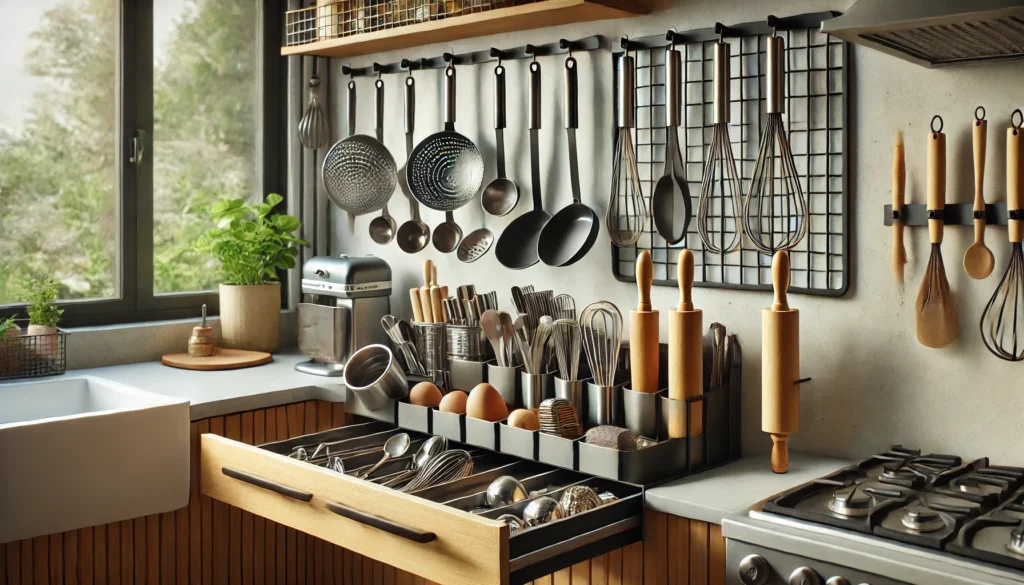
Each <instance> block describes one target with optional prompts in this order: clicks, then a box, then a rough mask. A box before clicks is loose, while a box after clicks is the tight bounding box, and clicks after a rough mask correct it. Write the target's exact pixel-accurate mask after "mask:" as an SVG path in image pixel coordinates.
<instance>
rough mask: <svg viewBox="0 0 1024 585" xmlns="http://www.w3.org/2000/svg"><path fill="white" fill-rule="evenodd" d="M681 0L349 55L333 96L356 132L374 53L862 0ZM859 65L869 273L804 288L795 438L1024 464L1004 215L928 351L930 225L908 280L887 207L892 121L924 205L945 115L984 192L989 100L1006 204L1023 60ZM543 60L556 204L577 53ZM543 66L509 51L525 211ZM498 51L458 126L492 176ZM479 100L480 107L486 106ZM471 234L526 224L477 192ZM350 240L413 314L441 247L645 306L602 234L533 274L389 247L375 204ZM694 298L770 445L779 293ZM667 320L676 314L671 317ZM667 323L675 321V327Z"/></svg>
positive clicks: (758, 441)
mask: <svg viewBox="0 0 1024 585" xmlns="http://www.w3.org/2000/svg"><path fill="white" fill-rule="evenodd" d="M665 4H667V5H670V7H669V8H666V9H662V10H659V11H657V12H655V13H653V14H651V15H649V16H645V17H641V18H635V19H631V20H619V21H607V22H600V23H590V24H583V25H578V26H566V27H560V28H555V29H547V30H539V31H530V32H525V33H515V34H507V35H498V36H495V37H489V38H479V39H470V40H466V41H461V42H457V43H452V44H451V45H449V46H444V45H442V46H429V47H421V48H417V49H414V50H409V51H404V52H393V53H385V54H377V55H369V56H365V57H358V58H354V59H351V60H350V61H349V60H334V61H333V62H332V64H331V66H332V69H331V70H332V76H331V77H332V79H331V82H332V90H333V92H332V93H333V95H335V96H340V97H339V98H338V99H336V100H334V103H333V104H332V109H333V114H334V119H335V120H336V121H337V122H336V124H335V127H334V132H335V134H336V135H338V137H340V136H341V135H342V133H343V132H344V133H347V128H345V127H343V126H344V123H343V122H342V120H344V97H343V96H344V92H343V91H341V90H342V89H343V87H344V85H343V84H344V83H346V82H347V79H343V77H342V76H341V71H340V67H341V65H342V64H343V63H350V64H352V65H354V66H362V65H368V64H370V63H372V62H373V61H380V62H391V61H395V60H398V59H400V58H402V57H418V56H432V55H436V54H439V53H440V52H442V51H445V50H450V49H454V50H455V51H457V52H461V51H467V50H479V49H484V48H487V47H490V46H498V47H508V46H513V45H520V44H523V43H526V42H533V43H544V42H551V41H555V40H557V39H559V38H561V37H564V38H579V37H582V36H586V35H590V34H603V35H606V36H609V37H616V38H617V37H618V36H620V35H623V34H628V35H630V36H643V35H647V34H655V33H660V32H663V31H664V30H666V29H667V28H669V27H676V28H678V29H681V30H685V29H691V28H699V27H705V26H711V25H713V24H714V22H715V21H722V22H724V23H726V24H729V23H735V22H747V21H751V20H756V19H759V18H763V17H764V16H766V15H767V14H770V13H776V14H778V15H780V16H785V15H791V14H799V13H804V12H816V11H820V10H830V9H831V10H840V11H842V10H845V9H846V8H848V6H849V5H850V4H851V2H850V0H833V1H832V2H826V1H824V0H786V1H781V0H777V1H771V2H756V1H753V0H687V1H678V2H674V3H673V2H671V1H668V0H666V1H665V2H663V3H662V5H665ZM852 55H853V57H852V59H851V62H852V73H851V84H850V86H851V88H852V102H851V119H852V122H851V131H852V134H851V142H850V144H851V153H850V156H849V157H848V161H849V162H848V164H849V165H850V168H851V169H852V173H851V177H850V178H851V180H850V189H851V193H850V203H851V205H850V209H851V211H852V226H853V233H852V237H851V247H852V250H851V252H852V270H853V272H852V287H851V290H850V292H849V293H848V294H847V295H846V296H845V297H844V298H842V299H823V298H817V297H805V296H796V297H793V298H792V299H791V303H792V304H793V306H795V307H797V308H799V309H800V310H801V311H802V321H803V330H802V343H801V349H802V362H803V374H804V375H806V376H811V377H813V378H814V380H813V381H812V382H810V383H808V384H805V385H804V386H803V390H802V393H803V396H802V404H801V414H802V421H801V422H802V424H801V432H800V433H799V434H798V435H796V436H795V437H794V438H793V439H792V441H791V445H792V448H794V449H802V450H809V451H815V452H819V453H824V454H832V455H845V456H861V455H868V454H870V453H873V452H875V451H877V450H879V449H882V448H884V447H886V446H888V445H889V444H893V443H902V444H904V445H908V446H917V447H920V448H923V449H926V450H932V451H936V452H955V453H958V454H962V455H965V456H981V455H988V456H990V457H992V458H993V460H994V461H995V462H999V463H1005V464H1011V463H1015V464H1024V454H1022V452H1021V450H1020V449H1019V444H1020V443H1019V439H1020V433H1021V432H1022V427H1024V417H1022V411H1024V409H1022V406H1024V364H1011V363H1006V362H1003V361H1001V360H998V359H996V358H995V357H993V356H992V355H990V354H989V353H988V352H987V351H986V350H985V348H984V347H983V345H982V343H981V339H980V336H979V332H978V320H979V318H980V316H981V312H982V310H983V309H984V305H985V303H986V302H987V300H988V298H989V296H990V295H991V293H992V290H993V289H994V288H995V286H996V283H997V280H998V277H999V275H1000V274H1001V272H1002V269H1003V267H1004V266H1005V263H1006V257H1007V253H1006V252H1007V245H1006V244H1005V241H1006V230H1005V228H995V229H992V230H991V231H990V232H989V234H990V238H991V243H992V244H993V247H994V249H995V252H996V262H997V269H996V271H997V274H995V275H993V276H992V277H990V278H989V279H988V280H986V281H983V282H975V281H972V280H970V279H969V278H967V277H966V276H965V275H964V273H963V270H962V268H961V257H962V255H963V251H964V250H965V249H966V247H967V245H969V243H970V241H971V238H972V232H971V230H970V228H957V229H949V230H947V232H946V233H947V236H946V240H945V246H944V250H945V253H946V266H947V270H948V273H949V280H950V284H951V286H952V289H953V293H954V295H955V297H956V301H957V308H958V310H959V316H960V321H961V337H960V340H959V341H958V342H957V343H956V344H954V345H953V346H952V347H950V348H948V349H946V350H942V351H938V350H931V349H926V348H924V347H922V346H920V345H918V344H917V342H916V340H915V338H914V310H913V307H914V300H915V298H916V295H917V288H918V285H919V283H920V280H921V278H922V275H923V270H924V267H925V265H926V264H927V260H928V256H927V254H928V251H929V248H928V245H927V244H928V242H927V234H926V232H925V231H923V230H919V229H917V230H914V231H912V232H910V233H909V235H908V238H907V242H908V252H909V258H910V263H909V265H908V267H907V286H906V289H905V290H902V291H901V290H899V289H898V288H897V287H896V286H895V285H894V284H893V280H892V277H891V275H890V270H889V245H890V239H891V238H890V231H889V228H885V227H884V226H883V225H882V205H884V204H885V203H888V202H889V199H890V186H889V185H890V168H891V152H892V146H891V145H892V136H893V132H894V130H895V129H897V128H902V129H903V131H904V133H905V135H906V137H907V141H908V142H907V160H908V193H909V198H910V200H911V201H913V202H923V201H924V192H923V187H924V162H925V153H924V147H923V146H922V142H923V140H922V137H923V136H924V134H925V133H926V132H927V124H928V122H929V120H930V119H931V117H932V115H934V114H941V115H942V116H943V117H944V118H945V120H946V132H947V134H948V136H949V139H948V140H949V147H948V148H949V178H948V185H949V191H948V197H949V200H950V201H960V202H969V201H970V200H971V197H972V185H973V174H972V170H971V164H972V163H971V150H970V149H971V145H970V121H971V120H972V116H973V111H974V108H975V106H977V105H979V104H983V105H984V106H985V107H986V108H987V109H988V113H989V114H988V117H989V119H990V120H991V121H992V123H991V130H990V142H989V161H988V166H987V169H988V178H989V181H988V184H989V187H990V188H989V189H988V193H989V198H990V201H991V200H992V199H993V198H995V197H996V196H999V197H1000V199H1001V198H1002V194H1003V192H1004V191H1003V186H1004V178H1003V177H1004V173H1005V171H1004V166H1003V164H1002V158H1003V156H1004V154H1005V149H1004V147H1003V139H1002V136H1003V129H1004V128H1005V127H1006V120H1007V119H1008V117H1009V114H1010V112H1011V111H1012V110H1013V109H1014V108H1016V107H1021V106H1022V102H1021V100H1022V98H1021V97H1020V82H1019V79H1020V75H1021V73H1022V72H1024V65H1022V64H1021V63H1015V64H1002V65H985V66H974V67H961V68H954V69H947V70H939V71H933V70H928V69H925V68H922V67H919V66H916V65H912V64H909V63H906V62H903V61H900V60H897V59H895V58H892V57H888V56H885V55H882V54H881V53H876V52H873V51H870V50H867V49H861V48H856V47H855V48H853V53H852ZM578 59H579V61H580V71H581V73H580V95H581V100H582V104H583V105H582V106H581V127H582V128H581V131H580V134H581V135H580V144H581V151H580V156H581V171H582V175H583V177H582V183H583V193H584V199H585V202H586V203H588V204H589V205H591V206H593V207H595V208H596V210H597V212H598V215H599V216H601V217H602V218H603V216H604V210H605V201H606V199H607V192H608V186H609V172H608V168H609V161H610V160H611V144H610V141H611V130H610V129H611V127H612V124H613V121H612V119H611V104H610V101H609V100H610V96H611V57H610V56H609V54H608V53H607V52H596V53H591V54H586V55H578ZM540 61H541V62H542V64H543V67H544V100H545V103H544V108H543V110H544V129H543V130H542V134H541V145H542V146H541V148H542V152H543V157H542V163H541V168H542V175H543V178H544V181H545V183H544V189H543V193H544V204H545V208H546V209H548V210H549V211H550V210H553V209H558V208H560V207H562V206H563V205H565V204H567V203H568V202H569V200H570V195H569V189H568V175H567V168H568V166H567V161H566V154H565V151H566V146H565V138H564V132H563V130H562V114H561V93H562V86H561V66H562V58H560V57H550V58H542V59H541V60H540ZM526 66H527V65H526V63H525V62H523V61H519V62H515V63H510V64H509V90H508V93H509V126H510V128H509V130H508V131H507V132H506V150H507V152H508V153H509V155H510V156H511V159H510V161H509V172H510V174H512V175H513V176H514V177H516V178H517V179H518V182H519V184H520V189H521V193H522V199H521V201H520V205H519V207H518V208H517V210H516V212H514V215H513V217H514V216H515V215H518V214H519V213H522V212H523V211H524V210H527V209H530V203H529V201H530V199H529V197H530V191H529V186H528V184H527V183H528V182H529V179H528V177H529V161H528V142H527V133H526V131H525V130H524V128H525V122H526V105H525V97H526V90H525V87H526V86H525V85H524V84H523V83H522V82H523V80H525V75H526ZM492 69H493V67H492V66H490V65H483V66H466V67H461V68H460V69H459V89H460V94H459V119H458V129H459V130H460V131H462V132H463V133H465V134H467V135H468V136H470V137H471V138H472V139H473V140H474V141H476V142H477V144H478V145H480V147H481V149H482V150H483V153H484V156H485V158H486V159H487V160H488V161H489V162H488V172H489V173H490V176H493V173H494V168H493V162H491V161H493V150H494V145H493V131H492V130H491V128H492V125H491V124H492V120H491V106H490V99H491V89H490V87H491V77H490V75H491V71H492ZM416 77H417V84H418V90H419V92H418V106H419V109H418V116H417V132H416V140H417V141H419V140H422V139H423V138H424V137H426V136H427V135H428V134H429V133H430V132H433V131H435V130H437V129H439V126H440V110H439V107H438V106H439V103H440V93H439V92H440V89H439V86H438V85H437V80H439V79H440V74H439V72H428V73H420V74H418V75H417V76H416ZM385 79H386V81H388V85H387V89H388V95H387V111H388V112H389V113H392V112H393V114H394V115H393V116H392V117H390V118H389V124H390V128H388V129H387V136H386V140H385V142H386V144H387V145H388V146H389V147H390V148H391V149H392V150H393V152H395V153H396V159H397V161H398V163H399V165H401V164H402V161H404V158H405V157H404V152H403V151H402V149H403V148H404V146H403V145H404V141H403V139H402V136H401V133H402V131H403V130H402V125H401V93H400V92H399V88H400V85H398V79H397V78H396V77H395V76H387V77H385ZM358 83H359V92H360V94H359V114H360V118H359V124H358V131H359V132H364V133H370V132H372V124H373V120H372V109H371V108H372V105H371V104H372V82H371V81H370V80H369V79H361V80H359V82H358ZM478 102H479V105H478ZM391 211H392V213H393V214H394V215H395V216H396V218H397V221H398V222H399V223H401V222H402V221H404V220H406V219H408V217H409V210H408V206H407V204H406V201H405V199H404V198H402V197H400V196H399V197H396V198H395V199H393V200H392V205H391ZM423 214H424V219H425V221H426V222H427V223H429V224H430V225H431V226H434V225H437V224H438V223H440V222H442V221H443V214H442V213H439V212H434V211H429V210H424V213H423ZM455 215H456V220H457V222H458V223H459V224H460V225H461V226H462V228H463V231H464V232H465V233H469V231H471V230H473V229H476V228H477V227H480V226H481V225H485V226H486V227H488V228H490V229H491V230H492V231H493V232H494V233H495V234H499V233H500V232H501V230H502V229H503V227H504V226H505V225H506V224H507V222H508V221H509V220H508V219H506V218H493V217H490V216H487V215H486V214H484V213H483V212H482V211H481V210H480V207H479V203H478V201H476V200H474V201H473V202H472V203H471V204H469V205H467V206H466V207H464V208H463V209H461V210H458V211H456V212H455ZM333 219H334V224H335V226H334V238H333V241H334V248H333V251H334V252H346V253H349V254H375V255H378V256H380V257H383V258H384V259H386V260H387V261H388V262H389V263H390V264H391V266H392V268H393V270H394V272H395V277H394V279H395V290H396V294H395V295H394V297H393V300H392V302H393V303H394V305H395V311H396V312H397V313H398V314H401V315H403V316H408V315H409V306H408V299H407V295H406V294H404V293H403V292H402V291H404V290H406V289H408V288H409V287H412V286H415V285H417V284H419V282H418V280H419V275H420V266H421V264H422V262H423V260H424V259H426V258H430V259H432V260H433V261H434V262H436V263H437V264H438V265H439V268H438V271H439V274H440V279H441V280H442V282H443V283H446V284H451V285H457V284H463V283H468V282H474V283H476V284H477V286H478V289H480V288H482V289H484V290H491V289H494V290H497V291H499V298H500V301H501V302H502V303H503V304H506V305H507V304H509V301H508V300H507V299H508V296H509V294H508V289H509V287H510V286H512V285H516V284H519V285H522V284H527V283H533V284H536V285H537V286H538V287H550V288H553V289H554V290H556V291H557V292H565V293H570V294H572V295H573V296H575V297H576V301H577V304H578V305H579V306H582V305H584V304H586V303H588V302H591V301H593V300H597V299H606V300H611V301H613V302H615V303H616V304H618V305H619V306H620V307H621V308H623V309H624V310H625V309H628V308H630V307H631V306H632V305H633V304H634V303H635V302H636V300H635V289H634V287H633V286H632V285H630V284H624V283H619V282H617V281H616V280H615V279H614V278H613V276H612V274H611V260H610V250H609V244H608V239H607V236H606V235H605V232H604V231H603V225H602V232H601V236H600V238H599V240H598V243H597V245H596V246H595V247H594V249H593V250H592V251H591V252H590V254H589V255H588V256H587V257H586V258H585V259H584V260H583V261H581V262H579V263H578V264H576V265H575V266H573V267H571V268H561V269H559V268H549V267H546V266H535V267H533V268H530V269H528V270H525V271H522V272H518V273H517V272H513V271H509V270H506V269H504V268H503V267H501V265H500V264H498V262H497V260H496V259H495V257H494V255H493V253H491V254H489V255H488V256H487V257H486V258H484V259H482V260H480V261H479V262H477V263H476V264H473V265H463V264H460V263H459V262H458V260H457V259H456V258H455V255H454V254H452V255H450V256H444V255H442V254H440V253H438V252H436V251H434V250H433V249H432V248H428V250H427V251H425V252H421V253H419V254H417V255H415V256H408V255H405V254H403V253H402V252H401V251H399V249H398V247H397V246H396V245H394V244H391V245H389V246H386V247H382V246H377V245H375V244H373V243H372V242H371V241H370V239H369V237H368V235H367V226H368V224H369V221H370V219H371V218H370V217H368V216H367V217H359V218H357V219H356V220H355V222H354V225H353V223H352V222H351V220H350V218H349V217H347V216H346V215H345V214H344V213H341V212H339V211H337V210H336V209H335V210H334V212H333ZM653 296H654V302H655V305H656V307H658V308H660V309H661V310H662V311H666V310H668V309H669V308H670V307H672V306H674V304H675V299H676V291H675V290H674V289H670V288H660V287H655V291H654V295H653ZM694 301H695V303H696V304H697V306H699V307H701V308H703V310H704V312H705V323H706V324H707V323H710V322H711V321H713V320H714V321H720V322H722V323H724V324H726V325H727V326H728V327H729V328H730V330H731V331H733V332H736V333H738V334H739V338H740V341H741V343H742V344H743V350H744V351H743V354H744V365H743V367H744V377H745V387H744V407H743V416H744V420H745V425H744V427H745V429H744V447H745V450H746V452H748V453H751V452H754V451H764V450H767V449H769V448H770V444H771V441H770V440H769V439H768V437H767V436H765V435H763V434H762V433H761V432H760V383H759V382H760V381H759V376H760V364H761V362H760V309H761V307H764V306H767V305H768V304H769V303H770V302H771V301H770V295H769V294H768V293H751V292H738V291H727V290H717V289H706V288H703V289H697V290H695V291H694ZM663 323H664V320H663ZM666 339H667V335H666V333H665V332H664V330H663V331H662V341H665V340H666Z"/></svg>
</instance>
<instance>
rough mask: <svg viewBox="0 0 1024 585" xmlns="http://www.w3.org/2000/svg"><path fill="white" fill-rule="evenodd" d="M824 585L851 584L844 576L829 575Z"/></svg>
mask: <svg viewBox="0 0 1024 585" xmlns="http://www.w3.org/2000/svg"><path fill="white" fill-rule="evenodd" d="M825 585H853V584H852V583H850V580H849V579H847V578H846V577H829V578H828V581H825Z"/></svg>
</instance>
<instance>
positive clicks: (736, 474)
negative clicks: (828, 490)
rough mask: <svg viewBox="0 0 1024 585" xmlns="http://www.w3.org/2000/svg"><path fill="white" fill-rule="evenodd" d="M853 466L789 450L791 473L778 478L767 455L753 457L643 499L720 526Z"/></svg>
mask: <svg viewBox="0 0 1024 585" xmlns="http://www.w3.org/2000/svg"><path fill="white" fill-rule="evenodd" d="M852 463H853V461H847V460H843V459H833V458H831V457H823V456H821V455H812V454H810V453H797V452H793V453H790V454H789V473H783V474H778V473H774V472H773V471H772V466H771V457H770V456H769V455H768V454H765V455H755V456H752V457H744V458H743V459H740V460H739V461H735V462H733V463H730V464H728V465H723V466H722V467H719V468H717V469H712V470H710V471H705V472H703V473H698V474H696V475H691V476H689V477H684V478H682V479H677V480H675V481H672V482H669V483H666V484H664V485H661V486H658V487H656V488H652V489H649V490H647V491H646V492H645V494H644V500H645V502H646V504H647V507H648V508H649V509H651V510H656V511H658V512H665V513H667V514H672V515H674V516H681V517H683V518H690V519H693V520H701V521H703V522H711V523H713V524H721V523H722V519H723V518H725V517H726V516H731V515H733V514H737V513H740V512H744V511H746V509H747V508H749V507H751V506H753V505H754V504H756V503H758V502H760V501H761V500H764V499H767V498H769V497H771V496H773V495H775V494H777V493H779V492H783V491H785V490H787V489H789V488H792V487H796V486H798V485H800V484H803V483H806V482H808V481H810V480H812V479H817V478H819V477H821V476H823V475H827V474H829V473H831V472H833V471H836V470H837V469H841V468H843V467H846V466H847V465H850V464H852Z"/></svg>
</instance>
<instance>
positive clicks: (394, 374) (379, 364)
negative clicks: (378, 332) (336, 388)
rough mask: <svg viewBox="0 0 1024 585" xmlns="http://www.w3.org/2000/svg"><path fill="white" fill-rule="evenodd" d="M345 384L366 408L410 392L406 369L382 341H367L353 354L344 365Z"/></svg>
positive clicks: (368, 408) (401, 396)
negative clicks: (364, 345)
mask: <svg viewBox="0 0 1024 585" xmlns="http://www.w3.org/2000/svg"><path fill="white" fill-rule="evenodd" d="M344 380H345V386H347V387H348V390H349V391H350V392H352V394H353V395H355V396H356V398H357V399H358V400H359V401H360V402H362V403H363V406H365V407H366V408H367V410H379V409H381V408H383V407H384V406H385V405H386V404H387V403H388V401H389V400H393V399H396V400H400V399H402V398H405V397H406V396H408V395H409V382H408V380H407V379H406V377H405V372H403V371H402V368H400V367H399V366H398V362H397V361H396V360H395V358H394V356H393V355H392V354H391V350H390V349H388V348H387V347H386V346H383V345H378V344H374V345H368V346H366V347H364V348H362V349H360V350H359V351H357V352H355V353H354V354H352V357H350V358H349V359H348V363H347V364H346V365H345V375H344Z"/></svg>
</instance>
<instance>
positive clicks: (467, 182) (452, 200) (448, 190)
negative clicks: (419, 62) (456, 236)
mask: <svg viewBox="0 0 1024 585" xmlns="http://www.w3.org/2000/svg"><path fill="white" fill-rule="evenodd" d="M444 76H445V86H444V112H445V115H444V130H443V131H441V132H437V133H435V134H432V135H430V136H429V137H427V139H426V140H424V141H423V142H421V143H419V145H418V146H417V147H416V149H415V150H413V151H412V155H410V156H409V162H408V163H407V164H406V169H405V173H406V180H407V181H408V183H409V191H410V192H412V195H413V197H415V198H416V200H417V201H419V202H420V203H422V204H423V205H426V206H427V207H429V208H430V209H434V210H437V211H453V210H455V209H458V208H460V207H462V206H463V205H465V204H466V203H469V201H470V200H471V199H472V198H474V197H476V194H477V193H479V192H480V187H481V186H482V185H483V180H484V159H483V156H481V155H480V150H479V149H478V148H477V147H476V144H473V141H472V140H470V139H469V138H466V137H465V136H463V135H462V134H459V133H458V132H456V131H455V67H453V66H451V65H449V66H448V67H447V68H445V70H444Z"/></svg>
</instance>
